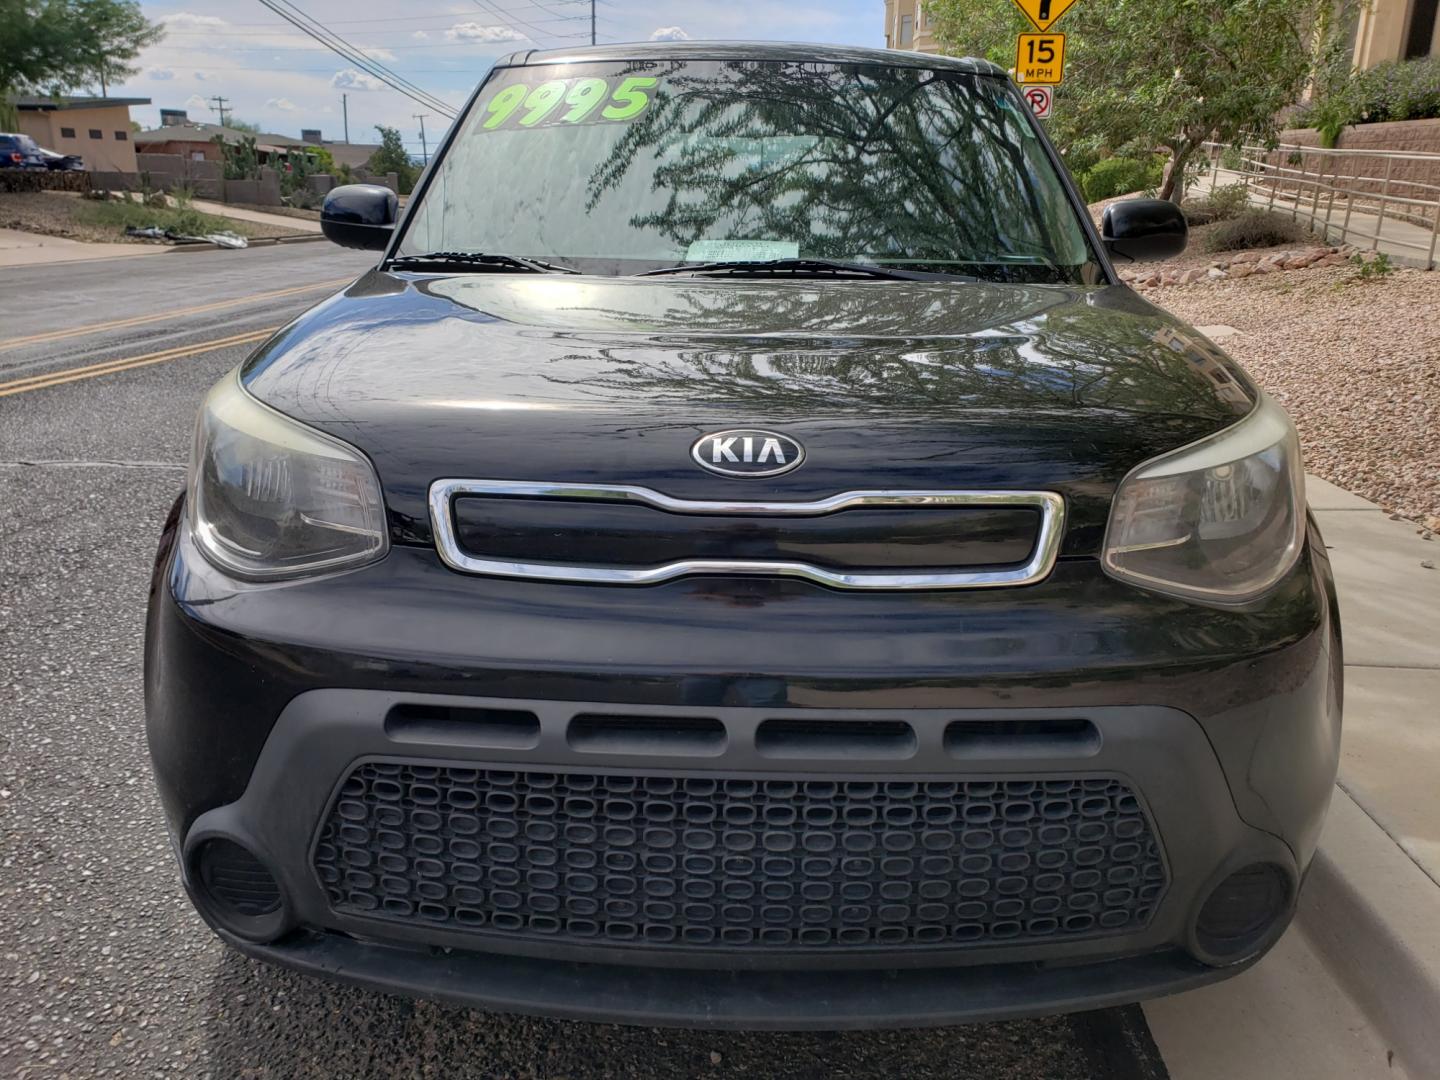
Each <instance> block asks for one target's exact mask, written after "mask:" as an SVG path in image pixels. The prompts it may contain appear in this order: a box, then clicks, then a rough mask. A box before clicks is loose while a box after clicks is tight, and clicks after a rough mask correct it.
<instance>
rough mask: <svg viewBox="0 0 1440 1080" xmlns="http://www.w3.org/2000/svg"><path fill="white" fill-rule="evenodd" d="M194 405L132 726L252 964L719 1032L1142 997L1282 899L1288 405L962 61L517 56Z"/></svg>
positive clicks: (357, 214)
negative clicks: (286, 318)
mask: <svg viewBox="0 0 1440 1080" xmlns="http://www.w3.org/2000/svg"><path fill="white" fill-rule="evenodd" d="M395 217H396V202H395V199H394V196H393V195H391V194H390V193H389V192H388V191H385V190H384V189H380V188H373V187H345V188H338V189H336V190H335V191H333V192H331V194H330V196H329V198H328V199H327V202H326V209H325V216H324V224H325V230H326V232H327V233H328V234H329V235H330V236H331V238H332V239H335V240H337V241H339V242H340V243H342V244H348V245H350V246H354V247H364V248H374V249H376V250H382V251H383V255H382V256H381V257H380V262H379V264H378V266H377V267H376V268H375V269H374V270H372V271H370V272H369V273H367V274H366V275H365V276H364V277H362V278H360V279H359V280H358V281H357V282H356V283H355V284H354V285H352V286H351V287H350V288H348V289H346V290H345V291H344V292H343V293H341V294H340V295H338V296H335V297H333V298H331V299H330V300H328V301H326V302H325V303H322V304H321V305H319V306H318V307H316V308H315V309H314V310H312V311H310V312H309V313H308V314H306V315H304V316H303V317H301V318H300V319H299V320H297V321H296V322H294V323H292V324H291V325H290V326H288V327H286V328H285V329H283V330H282V331H280V332H279V333H278V334H276V335H275V337H274V338H273V339H272V340H271V341H270V342H268V343H267V344H266V345H265V346H264V347H262V348H261V349H260V350H259V351H258V352H257V353H256V354H255V355H254V356H252V357H251V358H250V359H249V360H247V361H246V362H245V363H244V364H242V365H241V366H240V368H239V369H238V370H237V371H236V372H234V373H232V374H231V375H229V376H227V377H226V378H225V379H223V380H222V381H221V382H220V383H219V385H217V386H216V387H215V388H214V390H212V391H211V392H210V394H209V396H208V397H207V398H206V400H205V403H204V406H203V408H202V410H201V414H200V419H199V424H198V431H197V435H196V440H195V450H194V461H193V467H192V470H191V474H190V479H189V484H188V488H187V491H186V493H185V495H184V497H183V499H182V500H180V502H179V503H178V504H177V506H176V508H175V510H174V512H173V513H172V515H171V518H170V522H169V524H168V526H167V527H166V529H165V533H164V537H163V540H162V543H161V548H160V554H159V558H158V562H157V566H156V572H155V579H154V586H153V592H152V597H151V605H150V614H149V637H148V643H147V660H148V664H147V676H146V678H147V691H148V696H147V701H148V710H149V738H150V747H151V752H152V754H153V756H154V762H155V772H156V777H157V780H158V783H159V788H160V794H161V797H162V799H163V802H164V807H165V811H166V814H167V817H168V820H169V823H170V827H171V829H172V832H173V836H174V839H175V844H176V846H177V849H178V851H179V853H180V860H181V865H182V867H183V874H184V880H185V884H186V888H187V889H188V890H189V893H190V896H191V897H192V898H193V900H194V902H195V905H196V907H197V908H198V909H199V910H200V912H201V914H202V915H203V916H204V917H205V919H206V920H207V921H208V922H209V923H210V925H211V926H213V927H214V928H215V930H216V932H217V933H219V935H220V936H221V937H222V938H224V939H225V940H226V941H227V942H229V943H230V944H232V945H234V946H235V947H236V948H238V949H240V950H242V951H243V952H245V953H248V954H250V955H252V956H256V957H260V958H262V959H265V960H270V961H274V962H277V963H280V964H284V965H287V966H290V967H294V968H298V969H301V970H304V971H309V972H314V973H317V974H323V975H328V976H331V977H335V978H340V979H344V980H347V981H352V982H357V983H362V984H365V985H368V986H373V987H379V988H383V989H387V990H394V991H401V992H405V993H414V994H421V995H425V996H431V997H437V998H443V999H449V1000H453V1001H458V1002H465V1003H470V1004H475V1005H480V1006H485V1007H493V1008H497V1009H507V1010H518V1011H523V1012H533V1013H547V1014H554V1015H561V1016H569V1017H582V1018H592V1019H607V1020H620V1021H631V1022H643V1023H659V1024H676V1025H706V1026H735V1027H757V1028H759V1027H774V1028H790V1027H795V1028H799V1027H842V1026H874V1025H907V1026H908V1025H918V1024H938V1023H946V1022H952V1021H958V1020H966V1019H977V1018H987V1017H1000V1016H1013V1015H1018V1014H1027V1013H1042V1012H1050V1011H1060V1010H1066V1009H1075V1008H1082V1007H1089V1006H1095V1005H1100V1004H1105V1003H1113V1002H1123V1001H1133V1000H1136V999H1139V998H1143V997H1147V996H1151V995H1155V994H1160V993H1165V992H1169V991H1174V990H1179V989H1184V988H1187V987H1193V986H1198V985H1200V984H1203V983H1207V982H1211V981H1213V980H1216V979H1220V978H1223V977H1225V976H1226V975H1229V974H1232V973H1234V972H1236V971H1238V970H1240V969H1241V968H1243V967H1244V966H1245V965H1246V964H1248V963H1250V962H1252V961H1254V960H1255V959H1256V958H1257V957H1258V956H1260V955H1261V954H1262V953H1264V951H1265V950H1266V949H1267V948H1268V947H1269V946H1270V945H1271V944H1272V943H1273V942H1274V941H1275V940H1276V938H1277V937H1278V936H1279V934H1280V933H1281V931H1282V930H1283V929H1284V927H1285V925H1286V923H1287V921H1288V920H1289V918H1290V916H1291V913H1292V912H1293V910H1294V907H1295V899H1296V893H1297V890H1298V889H1299V886H1300V882H1301V880H1302V878H1303V875H1304V872H1305V868H1306V866H1307V864H1308V863H1309V861H1310V859H1311V856H1312V855H1313V853H1314V850H1315V846H1316V840H1317V837H1318V835H1319V832H1320V826H1321V821H1322V818H1323V816H1324V813H1325V809H1326V804H1327V801H1328V799H1329V796H1330V791H1331V785H1332V782H1333V780H1334V775H1335V769H1336V755H1337V746H1338V740H1339V727H1340V689H1341V685H1340V678H1341V676H1340V671H1341V657H1340V640H1339V627H1338V623H1337V619H1336V606H1335V595H1334V589H1333V586H1332V582H1331V576H1330V569H1329V566H1328V563H1327V560H1326V554H1325V546H1324V544H1323V543H1321V541H1320V537H1319V534H1318V533H1317V531H1316V528H1315V524H1314V522H1313V521H1312V520H1311V519H1310V518H1309V516H1308V514H1307V512H1306V506H1305V497H1304V487H1303V473H1302V468H1301V462H1300V455H1299V451H1298V448H1297V444H1296V437H1295V431H1294V428H1293V427H1292V426H1291V423H1290V421H1289V420H1288V419H1287V417H1286V416H1285V414H1284V412H1283V411H1282V410H1281V409H1280V407H1279V406H1278V405H1276V404H1275V402H1274V401H1272V400H1271V399H1269V398H1267V397H1266V396H1265V395H1264V394H1263V393H1262V392H1261V391H1260V390H1259V389H1257V388H1256V386H1255V384H1254V383H1253V382H1252V381H1251V380H1250V379H1249V377H1247V376H1246V374H1245V373H1244V372H1243V371H1241V370H1240V369H1239V368H1238V367H1237V366H1236V365H1235V364H1234V363H1233V362H1232V361H1231V360H1229V359H1228V358H1227V357H1226V356H1225V355H1224V354H1223V353H1221V352H1220V351H1219V350H1218V349H1216V348H1215V347H1214V346H1213V345H1212V344H1210V343H1209V342H1208V341H1206V340H1205V339H1204V338H1203V337H1201V336H1199V335H1198V334H1197V333H1195V332H1194V331H1193V330H1191V329H1190V328H1188V327H1186V326H1184V325H1183V324H1180V323H1178V322H1176V321H1175V320H1174V319H1172V318H1170V317H1169V316H1167V315H1166V314H1164V313H1163V312H1161V311H1159V310H1157V309H1156V308H1154V307H1151V306H1150V305H1149V304H1147V303H1146V302H1145V301H1144V300H1142V299H1140V297H1138V296H1137V295H1136V294H1135V293H1134V292H1133V291H1131V290H1130V289H1128V288H1126V287H1125V286H1123V285H1121V284H1119V282H1118V281H1117V279H1116V277H1115V272H1114V270H1113V268H1112V265H1111V261H1110V260H1111V259H1112V258H1118V259H1125V260H1129V259H1138V258H1148V257H1156V256H1162V255H1167V254H1173V253H1174V252H1176V251H1177V250H1179V249H1180V248H1181V247H1182V246H1183V244H1184V239H1185V224H1184V220H1183V217H1181V216H1180V214H1179V212H1178V211H1177V210H1176V209H1175V208H1174V207H1173V205H1171V204H1169V203H1157V202H1153V201H1137V202H1130V203H1119V204H1117V205H1114V206H1112V207H1111V208H1110V209H1109V211H1108V213H1107V215H1106V220H1105V227H1104V229H1103V230H1102V231H1101V232H1100V233H1098V234H1097V232H1096V231H1095V230H1094V228H1093V227H1092V225H1091V224H1090V221H1089V218H1088V216H1087V213H1086V210H1085V207H1084V205H1083V203H1082V202H1081V201H1080V199H1079V198H1078V196H1077V194H1076V191H1075V188H1074V186H1073V185H1072V184H1071V183H1070V181H1069V180H1068V179H1067V177H1066V175H1065V172H1064V170H1063V168H1062V167H1061V165H1060V163H1059V160H1058V158H1057V157H1056V154H1055V151H1054V150H1053V148H1052V147H1051V146H1050V144H1049V143H1048V142H1047V141H1046V138H1045V135H1044V133H1043V131H1042V130H1041V129H1040V127H1039V126H1038V125H1037V124H1036V123H1035V122H1034V121H1033V120H1032V118H1031V117H1030V115H1029V113H1028V112H1027V110H1026V108H1025V105H1024V102H1023V100H1022V98H1021V96H1020V94H1019V93H1018V91H1017V89H1016V87H1015V86H1014V85H1013V84H1011V83H1010V82H1009V81H1008V80H1007V78H1006V77H1005V75H1004V73H1003V72H1001V71H1000V70H999V69H997V68H995V67H993V66H991V65H989V64H987V63H984V62H983V61H975V60H947V59H942V58H938V57H933V56H922V55H913V54H905V53H891V52H879V51H872V50H864V49H840V48H816V47H809V46H805V47H801V46H777V45H743V44H724V45H715V44H704V43H683V44H675V43H665V44H659V45H641V46H629V45H626V46H613V47H604V48H598V49H594V48H592V49H588V50H579V51H576V52H573V53H533V52H532V53H517V54H515V55H513V56H511V57H509V58H507V59H505V60H503V61H501V62H500V63H499V64H497V65H496V67H495V68H494V70H493V71H492V72H491V73H490V74H489V76H488V77H487V78H486V80H485V82H484V84H483V85H482V86H481V87H480V88H479V90H478V91H477V93H476V95H475V96H474V97H473V99H472V100H471V102H470V104H469V105H468V106H467V107H466V109H465V110H464V113H463V114H462V115H461V116H460V117H459V118H458V119H457V120H456V121H455V124H454V126H453V128H452V130H451V134H450V135H449V136H448V138H447V139H446V142H445V145H444V146H443V147H442V149H441V150H440V152H439V153H438V154H437V156H436V159H435V161H434V163H433V164H432V165H431V166H430V168H429V170H428V172H427V174H426V176H425V177H424V179H423V181H422V182H421V184H420V186H419V188H418V189H417V191H416V193H415V194H414V196H413V197H412V198H411V200H410V202H409V205H408V207H407V208H406V210H405V212H404V213H403V214H402V215H400V220H399V221H398V222H396V220H395Z"/></svg>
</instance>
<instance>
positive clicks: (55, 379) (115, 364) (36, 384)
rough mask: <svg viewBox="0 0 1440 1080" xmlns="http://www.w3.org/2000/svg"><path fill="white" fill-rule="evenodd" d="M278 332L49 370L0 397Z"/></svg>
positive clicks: (0, 387)
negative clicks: (86, 365) (60, 369)
mask: <svg viewBox="0 0 1440 1080" xmlns="http://www.w3.org/2000/svg"><path fill="white" fill-rule="evenodd" d="M278 329H280V328H279V327H278V326H267V327H265V329H263V330H249V331H246V332H245V333H243V334H234V335H232V336H230V337H227V338H217V339H215V340H214V341H204V342H201V343H200V344H199V345H185V346H182V347H180V348H175V349H163V350H161V351H160V352H154V353H146V354H145V355H144V356H129V357H124V358H123V359H120V360H107V361H106V362H105V363H103V364H90V365H89V366H88V367H80V368H69V369H67V370H63V371H51V372H47V373H46V374H44V375H31V376H29V377H28V378H25V379H12V380H11V381H10V382H3V383H0V397H9V396H10V395H11V394H23V393H25V392H27V391H29V390H44V389H45V388H46V387H49V386H60V385H61V384H63V383H71V382H79V381H80V380H81V379H95V378H98V377H100V376H101V375H113V374H115V373H116V372H119V371H129V370H130V369H131V368H138V367H147V366H148V365H150V364H162V363H164V362H165V361H166V360H183V359H184V358H185V357H187V356H197V355H199V354H200V353H207V352H214V351H215V350H216V349H228V348H230V347H231V346H234V345H249V344H252V343H254V342H258V341H264V340H265V339H266V338H267V337H269V336H270V335H271V334H273V333H274V332H275V331H276V330H278Z"/></svg>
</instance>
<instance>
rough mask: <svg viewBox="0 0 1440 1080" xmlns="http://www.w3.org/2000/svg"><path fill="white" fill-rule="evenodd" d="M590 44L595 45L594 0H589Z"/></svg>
mask: <svg viewBox="0 0 1440 1080" xmlns="http://www.w3.org/2000/svg"><path fill="white" fill-rule="evenodd" d="M590 44H591V45H594V44H595V0H590Z"/></svg>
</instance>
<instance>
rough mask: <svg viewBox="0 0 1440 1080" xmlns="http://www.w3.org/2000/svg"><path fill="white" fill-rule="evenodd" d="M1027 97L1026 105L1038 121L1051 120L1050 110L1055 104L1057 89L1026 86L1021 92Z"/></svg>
mask: <svg viewBox="0 0 1440 1080" xmlns="http://www.w3.org/2000/svg"><path fill="white" fill-rule="evenodd" d="M1020 92H1021V93H1022V94H1024V95H1025V104H1027V105H1029V106H1030V111H1031V112H1032V113H1034V114H1035V119H1037V120H1049V119H1050V109H1051V107H1052V106H1053V105H1054V104H1055V88H1054V87H1051V86H1026V87H1023V88H1022V89H1021V91H1020Z"/></svg>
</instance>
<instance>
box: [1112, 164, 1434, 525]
mask: <svg viewBox="0 0 1440 1080" xmlns="http://www.w3.org/2000/svg"><path fill="white" fill-rule="evenodd" d="M1142 194H1143V193H1142V192H1135V193H1132V194H1130V195H1122V196H1120V197H1119V198H1117V199H1109V200H1106V201H1105V202H1098V203H1092V204H1091V205H1090V212H1091V214H1092V215H1093V216H1094V218H1095V220H1096V222H1097V223H1098V222H1099V220H1100V214H1101V212H1102V211H1103V210H1104V208H1105V207H1106V206H1108V205H1109V204H1110V203H1112V202H1119V201H1121V200H1123V199H1130V198H1138V197H1140V196H1141V195H1142ZM1212 228H1214V226H1213V225H1202V226H1199V227H1198V228H1194V229H1191V230H1190V246H1189V247H1188V248H1187V249H1186V250H1185V252H1184V253H1182V254H1181V255H1179V256H1177V257H1176V258H1174V259H1170V260H1167V261H1165V262H1161V263H1151V264H1146V266H1145V267H1137V268H1136V269H1148V268H1151V267H1154V268H1170V267H1174V268H1176V269H1180V270H1187V269H1197V268H1204V267H1208V266H1211V265H1216V264H1217V263H1218V262H1219V261H1221V260H1224V259H1226V258H1229V257H1232V253H1229V252H1227V253H1225V254H1224V255H1215V254H1210V253H1208V252H1205V251H1204V250H1202V248H1203V240H1204V237H1205V235H1206V233H1207V232H1208V231H1209V230H1210V229H1212ZM1315 242H1316V243H1319V242H1320V241H1318V240H1317V241H1315ZM1303 246H1304V245H1303V244H1300V245H1297V244H1287V245H1283V246H1281V247H1278V248H1258V249H1255V250H1256V251H1257V252H1258V253H1259V254H1261V255H1264V254H1266V253H1268V252H1272V251H1286V250H1296V249H1298V248H1301V247H1303ZM1142 294H1143V295H1144V296H1145V297H1146V298H1147V299H1148V300H1150V301H1151V302H1153V303H1155V304H1157V305H1158V306H1160V307H1163V308H1164V309H1165V310H1167V311H1169V312H1172V313H1173V314H1175V315H1176V316H1178V317H1179V318H1181V319H1184V320H1185V321H1186V322H1188V323H1191V324H1192V325H1195V326H1216V325H1220V326H1233V327H1235V328H1236V329H1237V330H1239V331H1240V333H1239V334H1238V335H1235V336H1233V337H1229V338H1227V339H1226V340H1225V341H1224V342H1222V343H1221V344H1222V345H1223V347H1224V348H1225V351H1226V352H1228V353H1229V354H1230V355H1231V356H1233V357H1234V358H1235V359H1236V360H1238V361H1240V363H1241V364H1243V365H1244V366H1245V369H1246V370H1247V371H1249V372H1250V374H1251V375H1253V376H1254V377H1255V379H1256V380H1257V381H1258V382H1259V383H1260V385H1261V386H1263V387H1264V388H1265V389H1266V390H1267V391H1268V392H1269V393H1271V394H1272V395H1274V396H1275V398H1276V399H1277V400H1279V401H1281V402H1282V403H1283V404H1284V405H1285V408H1286V409H1287V410H1289V412H1290V415H1291V416H1292V417H1293V418H1294V420H1295V425H1296V427H1297V428H1298V429H1299V431H1300V442H1301V444H1302V447H1303V449H1304V452H1305V465H1306V468H1307V469H1308V470H1309V471H1310V472H1312V473H1314V474H1315V475H1317V476H1320V477H1322V478H1323V479H1325V480H1329V481H1330V482H1331V483H1332V484H1338V485H1339V486H1340V487H1343V488H1345V489H1347V490H1349V491H1353V492H1354V493H1355V494H1357V495H1360V496H1362V497H1364V498H1366V499H1369V500H1371V501H1372V502H1375V503H1378V504H1380V505H1381V506H1383V507H1385V508H1386V509H1387V510H1389V511H1391V512H1392V513H1398V514H1400V515H1401V516H1402V517H1406V518H1409V519H1411V520H1413V521H1417V522H1422V523H1427V522H1428V519H1431V518H1440V274H1437V273H1427V272H1426V271H1422V270H1410V269H1399V270H1395V271H1394V272H1393V273H1391V274H1389V275H1388V276H1385V277H1382V278H1379V279H1374V280H1370V281H1362V280H1360V279H1359V278H1358V277H1357V275H1356V272H1355V269H1354V268H1353V267H1349V266H1345V267H1321V268H1307V269H1304V270H1291V271H1284V272H1280V273H1275V274H1268V275H1265V276H1259V277H1248V278H1244V279H1240V280H1229V279H1226V280H1220V281H1201V282H1195V283H1191V284H1189V285H1181V286H1166V287H1164V288H1158V289H1156V288H1150V289H1144V290H1142ZM1431 524H1433V523H1431Z"/></svg>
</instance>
